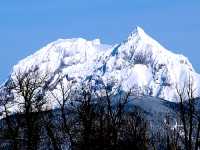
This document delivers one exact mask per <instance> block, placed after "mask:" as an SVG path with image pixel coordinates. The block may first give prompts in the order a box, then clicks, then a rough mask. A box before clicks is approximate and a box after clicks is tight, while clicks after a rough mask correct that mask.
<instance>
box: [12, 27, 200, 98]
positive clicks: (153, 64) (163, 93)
mask: <svg viewBox="0 0 200 150" xmlns="http://www.w3.org/2000/svg"><path fill="white" fill-rule="evenodd" d="M140 53H143V54H144V53H145V54H149V55H151V58H150V60H151V61H148V63H144V64H135V58H136V56H137V55H138V54H140ZM34 66H38V67H39V69H40V70H41V72H45V71H48V72H49V73H50V74H52V75H53V74H54V73H55V72H56V71H60V72H62V73H63V74H64V75H68V76H69V77H71V78H74V79H76V80H77V82H78V84H79V83H81V82H83V81H84V80H85V79H87V77H88V76H92V77H93V79H94V80H95V79H97V77H98V79H101V80H102V81H103V82H104V83H105V84H109V83H110V82H112V81H115V82H116V85H117V86H121V87H122V90H125V91H128V90H129V89H130V88H132V87H134V86H137V87H139V88H140V89H141V90H143V91H144V92H145V91H148V92H147V93H146V94H149V95H151V96H156V97H159V98H164V99H166V100H170V101H176V89H175V88H176V86H177V85H178V86H179V87H180V88H181V87H183V83H184V82H185V81H187V80H188V79H189V76H191V77H192V78H193V80H194V88H195V89H200V87H199V85H200V75H199V74H197V73H196V72H195V70H194V69H193V67H192V64H191V63H190V62H189V60H188V59H187V58H186V57H185V56H183V55H179V54H174V53H172V52H171V51H169V50H167V49H166V48H164V47H163V46H161V45H160V44H159V43H158V42H157V41H155V40H154V39H153V38H151V37H150V36H149V35H147V34H146V33H145V32H144V30H143V29H142V28H140V27H137V28H136V29H135V30H134V31H133V32H132V33H131V34H130V36H129V37H128V39H127V40H126V41H124V42H122V43H120V44H117V45H114V46H111V45H107V44H101V42H100V40H99V39H95V40H93V41H88V40H85V39H83V38H74V39H59V40H57V41H55V42H52V43H50V44H48V45H47V46H45V47H44V48H42V49H40V50H39V51H37V52H36V53H35V54H33V55H31V56H28V57H27V58H25V59H23V60H21V61H20V62H19V63H18V64H17V65H15V66H14V67H13V72H12V75H13V74H14V73H15V72H17V71H18V70H20V71H25V70H29V69H31V68H33V67H34ZM147 89H148V90H147Z"/></svg>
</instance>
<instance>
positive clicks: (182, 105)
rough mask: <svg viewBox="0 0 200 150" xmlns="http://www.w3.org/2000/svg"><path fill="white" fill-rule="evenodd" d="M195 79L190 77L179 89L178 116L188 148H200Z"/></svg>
mask: <svg viewBox="0 0 200 150" xmlns="http://www.w3.org/2000/svg"><path fill="white" fill-rule="evenodd" d="M193 82H194V81H193V80H192V79H191V77H189V79H188V81H187V82H185V84H184V86H183V88H181V89H178V88H176V89H177V95H178V99H179V110H178V116H179V118H180V125H181V126H182V128H183V130H182V136H181V137H183V144H184V147H185V149H186V150H191V149H195V150H197V149H198V148H199V130H200V119H199V110H198V108H197V105H196V102H197V99H196V97H198V96H197V91H196V90H195V89H194V88H193Z"/></svg>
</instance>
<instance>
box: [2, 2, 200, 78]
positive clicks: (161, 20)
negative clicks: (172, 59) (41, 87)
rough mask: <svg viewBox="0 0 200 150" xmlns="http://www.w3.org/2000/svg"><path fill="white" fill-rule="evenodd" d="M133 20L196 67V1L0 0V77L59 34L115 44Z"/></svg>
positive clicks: (199, 23)
mask: <svg viewBox="0 0 200 150" xmlns="http://www.w3.org/2000/svg"><path fill="white" fill-rule="evenodd" d="M137 25H138V26H141V27H142V28H143V29H144V30H145V31H146V32H147V33H148V34H150V35H151V36H152V37H154V38H155V39H156V40H158V41H159V42H160V43H161V44H163V45H164V46H165V47H167V48H168V49H171V50H173V51H174V52H178V53H182V54H184V55H186V56H187V57H188V58H189V59H190V61H191V62H192V64H193V66H194V68H195V69H196V70H197V71H198V72H200V63H199V62H200V61H199V56H200V55H199V54H200V46H199V44H200V1H199V0H190V1H189V0H1V1H0V82H2V81H3V80H4V79H6V77H7V76H8V75H9V73H10V71H11V68H12V66H13V65H14V64H16V63H17V62H18V61H19V60H20V59H22V58H24V57H26V56H28V55H30V54H32V53H33V52H35V51H36V50H37V49H39V48H41V47H43V46H44V45H46V44H47V43H49V42H51V41H54V40H56V39H58V38H72V37H84V38H86V39H94V38H100V39H101V40H102V42H103V43H109V44H115V43H118V42H120V41H122V40H124V39H126V38H127V36H128V34H129V33H130V32H131V31H132V30H133V29H134V27H135V26H137Z"/></svg>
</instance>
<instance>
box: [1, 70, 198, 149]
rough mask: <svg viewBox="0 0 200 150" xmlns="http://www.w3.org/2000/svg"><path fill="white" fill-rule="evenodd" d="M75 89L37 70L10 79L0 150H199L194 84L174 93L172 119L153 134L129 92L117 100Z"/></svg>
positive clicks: (107, 92)
mask: <svg viewBox="0 0 200 150" xmlns="http://www.w3.org/2000/svg"><path fill="white" fill-rule="evenodd" d="M52 80H55V81H54V84H52V82H51V81H52ZM74 85H75V83H74V81H73V80H71V79H69V78H68V77H66V76H62V75H61V74H60V75H58V76H57V78H56V79H51V78H50V77H49V76H48V74H45V75H44V74H41V73H40V72H39V71H38V69H37V68H36V69H34V70H31V71H29V72H27V73H21V72H18V73H16V74H15V75H13V76H12V78H10V80H9V81H8V82H7V83H6V84H5V86H4V87H2V89H1V94H0V103H1V104H0V105H1V121H0V149H13V150H37V149H38V150H40V149H41V150H44V149H49V150H63V149H69V150H129V149H130V150H147V149H166V150H178V149H186V150H192V149H195V150H197V149H198V148H199V130H200V117H199V111H198V108H197V107H196V99H195V98H194V97H193V96H194V91H193V89H192V84H188V85H187V86H185V88H184V89H181V90H179V89H178V88H177V95H178V98H179V100H180V103H178V108H177V110H176V113H177V114H176V118H172V116H170V114H166V117H165V118H163V123H162V126H161V128H160V129H158V130H157V131H153V130H152V125H151V122H150V121H149V120H148V119H147V118H146V114H145V112H144V111H143V110H142V109H141V108H139V107H136V106H133V105H132V104H131V101H133V100H134V99H133V97H134V98H135V93H133V91H129V92H127V93H118V94H117V95H116V92H113V90H111V88H110V86H106V85H103V87H102V88H101V90H96V89H95V88H94V87H93V86H92V85H91V84H90V83H88V84H87V85H86V84H84V85H82V86H79V88H78V89H77V87H75V86H74ZM55 103H56V106H57V107H56V108H54V109H53V110H51V109H50V108H51V107H52V105H55ZM174 119H175V122H176V123H175V124H174Z"/></svg>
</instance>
